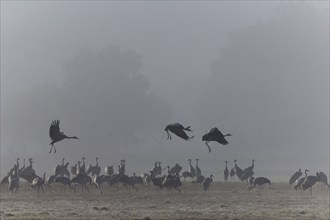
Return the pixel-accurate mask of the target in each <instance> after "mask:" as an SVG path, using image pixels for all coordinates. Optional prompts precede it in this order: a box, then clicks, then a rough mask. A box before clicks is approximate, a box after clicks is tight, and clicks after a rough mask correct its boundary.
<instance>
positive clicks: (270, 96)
mask: <svg viewBox="0 0 330 220" xmlns="http://www.w3.org/2000/svg"><path fill="white" fill-rule="evenodd" d="M329 49H330V48H329V3H328V2H321V1H320V2H293V3H292V2H285V1H284V2H277V1H255V2H254V1H247V2H242V1H235V2H227V1H219V2H214V1H211V2H202V1H200V2H198V1H197V2H195V1H193V2H186V1H183V2H162V1H158V2H148V1H147V2H139V1H138V2H116V1H114V2H113V1H100V2H89V1H81V2H76V1H70V2H55V1H54V2H29V1H27V2H15V1H14V2H10V1H5V2H3V1H2V2H1V176H3V174H5V173H6V172H7V170H8V169H10V168H11V167H12V166H13V164H14V163H15V161H16V158H17V157H19V158H20V160H21V161H20V162H21V163H22V160H23V158H26V159H28V158H30V157H32V158H34V162H35V163H34V166H35V169H36V171H37V173H43V172H44V171H46V172H52V170H53V168H54V167H55V166H56V165H57V164H59V163H60V162H61V160H62V158H63V157H65V158H66V160H67V161H69V162H70V165H74V164H75V163H76V162H77V161H78V160H81V158H82V157H86V158H87V164H89V163H92V164H94V163H95V157H99V159H100V165H101V167H102V168H103V167H104V166H106V165H110V164H113V165H115V166H116V165H117V164H119V163H120V160H121V159H126V164H127V171H128V172H129V173H132V172H137V173H138V172H139V173H142V172H145V171H148V170H150V169H151V168H152V167H153V163H154V162H155V161H162V162H163V166H166V165H171V166H172V165H174V164H175V163H180V164H181V165H182V166H183V167H184V170H186V169H187V168H188V162H187V159H189V158H192V159H193V160H195V158H199V159H200V167H201V168H202V169H203V171H205V172H207V173H222V171H223V168H224V166H225V160H228V161H229V165H228V166H229V167H230V168H231V167H233V165H234V162H233V160H234V159H237V160H238V164H239V165H240V166H241V167H247V166H249V165H250V164H251V160H252V159H255V160H256V161H255V173H256V175H267V176H270V177H274V178H275V177H278V178H279V179H280V178H282V179H280V180H286V179H285V178H286V177H288V176H290V175H291V174H292V173H293V172H295V171H296V170H297V169H299V168H302V169H305V168H307V169H309V170H310V171H311V174H314V173H315V172H317V171H323V172H325V173H327V174H329ZM55 119H59V120H60V121H61V123H60V127H61V129H62V130H63V131H64V132H65V133H66V134H67V135H70V136H77V137H79V139H80V140H63V141H61V142H58V143H56V144H55V146H56V148H57V153H56V154H49V153H48V152H49V149H50V147H49V143H50V141H51V140H50V138H49V126H50V123H51V121H52V120H55ZM173 122H180V123H182V124H183V125H185V126H191V129H192V130H193V132H192V133H189V135H195V137H194V139H192V140H190V141H185V140H182V139H180V138H179V137H177V136H175V135H173V138H172V140H167V139H166V137H167V135H166V132H165V131H164V128H165V126H166V125H167V124H170V123H173ZM212 127H218V128H219V129H220V131H222V132H223V133H230V134H232V135H233V136H231V137H227V140H228V142H229V144H228V145H226V146H222V145H220V144H218V143H215V142H211V143H210V145H211V148H212V152H211V153H208V151H207V148H206V146H205V144H204V143H203V142H202V135H203V134H204V133H205V132H206V131H208V130H209V129H211V128H212ZM283 178H284V179H283ZM216 179H217V180H220V179H221V180H222V176H219V175H218V176H216Z"/></svg>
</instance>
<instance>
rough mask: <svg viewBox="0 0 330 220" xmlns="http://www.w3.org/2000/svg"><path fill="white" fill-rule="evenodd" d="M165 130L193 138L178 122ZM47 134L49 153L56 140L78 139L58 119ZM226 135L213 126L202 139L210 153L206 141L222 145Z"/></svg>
mask: <svg viewBox="0 0 330 220" xmlns="http://www.w3.org/2000/svg"><path fill="white" fill-rule="evenodd" d="M165 131H166V132H167V139H170V140H171V139H172V136H171V135H170V133H169V131H170V132H172V133H173V134H175V135H177V136H178V137H180V138H182V139H184V140H186V141H188V140H191V139H193V138H194V136H192V137H189V136H188V135H187V133H186V131H190V132H192V130H191V129H190V126H188V127H184V126H183V125H182V124H180V123H173V124H169V125H167V126H166V127H165ZM49 136H50V139H51V140H52V142H50V144H49V145H50V151H49V153H51V152H52V150H53V148H54V153H56V148H55V146H54V144H55V143H56V142H59V141H61V140H63V139H78V140H79V138H77V137H76V136H73V137H69V136H67V135H65V134H64V133H63V132H62V131H60V121H59V120H54V121H52V123H51V125H50V128H49ZM226 136H232V135H231V134H226V135H223V134H222V133H221V131H219V129H218V128H217V127H214V128H212V129H211V130H209V131H208V132H207V133H206V134H204V135H203V137H202V141H205V144H206V146H207V147H208V150H209V153H211V148H210V146H209V145H208V143H209V142H211V141H216V142H218V143H220V144H222V145H227V144H228V141H227V140H226V139H225V137H226Z"/></svg>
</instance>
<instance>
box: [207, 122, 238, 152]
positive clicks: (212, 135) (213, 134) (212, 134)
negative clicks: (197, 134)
mask: <svg viewBox="0 0 330 220" xmlns="http://www.w3.org/2000/svg"><path fill="white" fill-rule="evenodd" d="M226 136H232V135H231V134H226V135H223V134H222V133H221V131H219V129H218V128H217V127H214V128H212V129H211V130H209V131H208V132H207V133H206V134H204V135H203V137H202V141H205V144H206V146H207V147H208V150H209V153H211V148H210V146H209V145H208V143H209V142H210V141H216V142H218V143H219V144H222V145H227V144H228V141H227V140H226V139H225V137H226Z"/></svg>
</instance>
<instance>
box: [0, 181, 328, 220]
mask: <svg viewBox="0 0 330 220" xmlns="http://www.w3.org/2000/svg"><path fill="white" fill-rule="evenodd" d="M245 187H246V186H245V184H244V183H237V182H235V183H232V182H227V183H223V182H214V183H212V185H211V187H210V189H209V190H208V191H206V192H203V191H202V190H201V186H200V185H194V184H192V183H184V185H183V186H182V187H181V189H182V193H178V192H177V191H173V192H168V191H166V190H163V191H159V190H157V189H155V188H153V187H150V188H143V187H139V191H135V190H129V189H125V188H123V187H119V189H116V188H108V186H105V187H104V189H103V194H99V192H98V191H97V190H96V188H94V187H92V186H91V187H89V188H90V189H91V190H90V192H89V193H88V192H84V193H82V192H81V191H79V192H77V193H74V192H73V191H72V190H70V189H68V188H66V189H65V190H64V189H63V187H62V186H59V185H54V186H53V187H52V189H48V188H47V187H45V193H44V194H43V193H40V195H39V196H38V194H37V192H36V191H34V190H33V189H32V188H29V187H28V186H24V183H22V184H21V188H20V191H19V192H18V193H13V194H11V193H9V192H8V190H7V188H2V189H1V199H0V202H1V219H24V220H25V219H148V218H150V219H238V220H243V219H281V220H282V219H297V220H298V219H299V220H300V219H330V210H329V209H330V208H329V206H330V204H329V203H330V202H329V200H330V199H329V196H330V194H329V192H330V191H329V189H328V188H323V189H321V187H320V186H314V189H313V195H312V196H311V195H310V192H309V191H306V192H299V191H294V190H292V189H291V187H290V186H289V185H288V184H286V183H273V184H272V185H271V186H268V185H267V186H265V187H264V189H263V190H260V191H258V190H256V189H253V190H251V191H248V190H247V189H246V188H245Z"/></svg>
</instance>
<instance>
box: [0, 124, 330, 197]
mask: <svg viewBox="0 0 330 220" xmlns="http://www.w3.org/2000/svg"><path fill="white" fill-rule="evenodd" d="M59 124H60V121H59V120H55V121H52V123H51V126H50V129H49V135H50V138H51V143H50V146H51V148H50V151H49V153H51V152H52V150H53V148H54V153H56V148H55V146H54V144H55V143H56V142H59V141H61V140H63V139H78V138H77V137H76V136H73V137H69V136H67V135H65V134H64V133H63V132H62V131H60V127H59ZM165 131H166V132H167V135H168V136H167V139H172V137H171V135H170V133H169V132H172V133H173V134H175V135H177V136H178V137H180V138H182V139H184V140H187V141H188V140H191V139H193V138H194V136H191V137H189V136H188V135H187V134H186V132H185V131H189V132H192V130H191V129H190V126H188V127H184V126H183V125H181V124H179V123H174V124H169V125H167V126H166V128H165ZM226 136H232V135H231V134H226V135H223V134H222V133H221V132H220V131H219V129H218V128H216V127H214V128H212V129H211V130H209V131H208V132H207V133H206V134H204V135H203V137H202V141H204V142H205V144H206V146H207V148H208V150H209V152H211V148H210V146H209V145H208V143H209V142H211V141H215V142H218V143H220V144H222V145H227V144H228V142H227V140H226V139H225V137H226ZM78 140H79V139H78ZM85 160H86V158H84V157H83V158H82V161H78V162H77V163H76V164H75V165H74V166H71V167H70V168H69V162H66V163H65V159H64V158H63V159H62V163H61V164H59V165H57V166H56V167H55V168H54V174H52V175H50V176H49V177H48V178H47V180H46V173H43V176H42V177H41V176H38V175H36V172H35V170H34V169H33V167H32V166H33V159H32V158H30V159H29V165H28V166H27V167H25V159H24V164H23V166H22V167H20V166H19V158H17V160H16V163H15V164H14V166H13V167H12V168H11V169H10V170H9V172H8V173H7V175H6V176H5V177H4V178H3V179H2V180H1V186H3V185H6V184H8V188H9V190H10V191H11V192H17V191H18V190H19V182H20V181H19V179H20V178H22V179H24V180H26V182H27V183H28V184H29V185H30V186H31V187H32V188H34V189H36V190H37V191H38V194H39V192H40V190H41V191H42V192H44V185H45V184H46V185H48V187H49V188H51V186H52V185H53V184H55V183H60V184H62V185H64V186H68V188H69V189H71V190H73V191H74V192H76V190H77V189H79V188H81V190H82V192H83V191H84V189H85V190H87V191H89V188H88V186H87V184H89V185H95V186H96V188H97V189H98V190H99V191H100V193H102V188H103V187H104V185H105V184H108V185H109V187H112V186H113V187H118V186H119V185H123V186H125V187H129V188H132V189H135V190H138V187H137V186H138V185H141V186H145V187H148V186H150V185H154V186H155V187H156V188H158V189H159V190H161V189H167V190H169V191H172V190H173V189H174V190H177V191H178V192H181V190H180V187H181V186H182V182H181V179H183V181H186V179H187V178H190V179H191V180H192V183H194V184H201V186H202V189H203V190H204V191H206V190H207V189H208V188H209V187H210V184H211V183H212V182H213V177H214V176H213V175H212V174H211V175H210V176H209V177H204V176H203V175H202V171H201V169H200V167H199V159H196V165H195V167H194V166H193V165H192V160H191V159H188V163H189V168H188V170H187V171H183V172H181V171H182V166H181V165H180V164H178V163H177V164H175V165H174V166H173V167H170V166H166V167H164V168H162V167H161V164H162V162H160V161H156V162H155V164H154V167H153V168H152V169H151V170H150V172H146V173H143V174H141V175H139V176H137V175H136V174H135V173H133V175H132V176H128V175H127V174H126V161H125V160H121V161H120V164H119V165H118V172H116V173H115V172H114V168H113V165H111V166H106V167H105V168H104V172H105V174H101V167H100V166H99V161H98V158H96V164H95V165H94V166H93V165H91V164H89V165H88V166H87V168H86V162H85ZM254 162H255V160H254V159H253V160H252V164H251V166H249V167H247V168H245V169H241V168H240V167H239V166H238V165H237V160H234V164H235V166H234V167H233V168H232V169H231V170H230V171H229V169H228V161H225V169H224V172H223V177H224V181H225V182H226V181H228V178H229V177H231V178H235V176H236V177H237V178H238V179H239V181H242V182H246V183H247V184H248V186H247V189H248V190H251V189H253V188H255V187H256V186H258V189H259V190H260V189H262V188H263V185H264V184H269V185H270V184H271V181H270V180H269V179H268V178H266V177H256V178H255V177H254ZM166 169H167V172H166V173H165V174H163V171H164V170H166ZM307 172H308V170H307V169H306V170H305V176H304V177H301V176H302V172H301V169H299V171H297V172H296V173H294V174H293V175H292V177H291V178H290V180H289V184H290V185H292V184H293V185H294V189H296V190H298V189H299V190H301V189H302V190H303V191H305V190H306V189H310V192H311V194H312V186H313V185H315V184H316V183H317V182H321V183H323V184H324V185H327V186H328V187H329V188H330V186H329V184H328V180H327V176H326V175H325V174H324V173H323V172H317V173H316V176H312V175H307ZM79 186H80V187H79Z"/></svg>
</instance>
